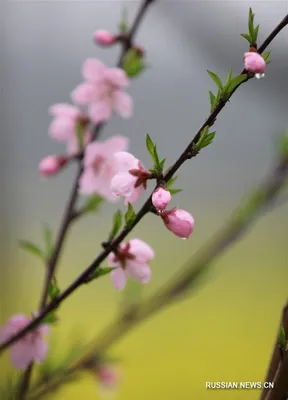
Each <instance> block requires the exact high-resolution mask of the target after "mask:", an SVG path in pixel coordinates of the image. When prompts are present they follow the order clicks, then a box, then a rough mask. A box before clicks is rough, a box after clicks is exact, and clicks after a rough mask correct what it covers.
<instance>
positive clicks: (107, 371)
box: [97, 365, 120, 389]
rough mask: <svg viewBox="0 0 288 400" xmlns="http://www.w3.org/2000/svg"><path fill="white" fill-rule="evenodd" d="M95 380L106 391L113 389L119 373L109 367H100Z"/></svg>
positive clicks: (117, 381)
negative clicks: (106, 389)
mask: <svg viewBox="0 0 288 400" xmlns="http://www.w3.org/2000/svg"><path fill="white" fill-rule="evenodd" d="M97 378H98V380H99V382H100V383H101V385H102V386H103V387H105V388H108V389H112V388H113V389H114V388H115V387H116V386H117V384H118V383H119V378H120V376H119V371H118V370H116V369H115V368H113V367H111V366H108V365H107V366H102V367H100V368H99V370H98V371H97Z"/></svg>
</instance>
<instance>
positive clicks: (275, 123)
mask: <svg viewBox="0 0 288 400" xmlns="http://www.w3.org/2000/svg"><path fill="white" fill-rule="evenodd" d="M123 4H125V5H126V6H127V7H128V15H129V19H130V21H132V19H133V16H134V14H135V12H136V10H137V8H138V6H139V4H140V2H139V1H131V2H125V1H109V0H107V1H96V0H95V1H41V0H39V1H37V0H36V1H25V0H19V1H6V2H5V3H2V6H1V8H2V10H3V12H1V14H0V20H1V21H0V22H1V25H0V30H1V50H0V51H1V58H0V85H1V96H0V102H1V104H0V119H1V139H0V140H1V145H0V152H1V156H0V163H1V174H0V179H1V208H0V216H1V224H0V234H1V241H0V246H1V247H0V249H1V263H0V306H1V313H0V317H1V324H2V323H4V322H5V321H6V320H7V318H8V317H9V316H10V315H11V314H14V313H22V312H25V313H30V312H31V311H32V310H35V309H36V307H37V305H38V302H39V296H40V291H41V289H42V280H43V272H44V271H43V268H42V266H41V265H39V264H38V262H37V260H36V259H34V258H32V257H31V256H29V254H26V253H24V252H23V251H22V250H20V249H18V248H17V241H18V240H19V239H23V238H25V239H29V240H32V241H35V242H37V243H41V240H42V236H41V235H42V233H41V232H42V226H43V224H44V223H45V222H47V223H49V225H50V226H51V227H52V229H53V230H54V231H55V232H56V230H57V226H58V224H59V219H60V217H61V214H62V212H63V208H64V205H65V202H66V199H67V193H68V191H69V188H70V187H71V182H72V179H73V176H74V174H75V169H74V168H73V167H71V168H69V169H67V170H66V171H64V172H63V173H62V174H61V175H60V176H59V177H57V178H55V179H51V180H43V179H41V178H40V177H39V175H38V170H37V166H38V163H39V161H40V160H41V159H42V158H43V157H44V156H46V155H47V154H54V153H60V152H61V151H63V150H64V148H62V147H61V145H58V144H56V143H53V142H52V140H50V138H49V137H48V134H47V130H48V126H49V123H50V120H51V119H50V117H49V115H48V107H49V106H50V105H51V104H54V103H58V102H69V101H70V97H69V94H70V92H71V91H72V90H73V89H74V88H75V86H76V85H77V84H78V83H79V82H80V81H81V80H82V78H81V73H80V70H81V66H82V63H83V61H84V59H85V58H87V57H97V58H99V59H101V60H102V61H103V62H104V63H105V64H107V65H108V66H113V65H115V62H116V60H117V58H118V52H119V48H113V49H109V50H103V49H99V48H97V47H96V46H95V45H94V44H93V42H92V33H93V32H94V31H95V30H96V29H107V30H110V31H114V32H115V31H116V29H117V28H116V27H117V26H118V23H119V20H120V11H121V6H122V5H123ZM249 6H251V7H252V8H253V11H254V12H255V14H256V17H255V18H256V23H260V42H261V41H262V40H263V39H264V38H265V37H266V36H267V35H268V34H269V33H270V31H271V30H272V29H273V28H274V27H275V26H276V25H277V24H278V22H280V20H281V19H282V18H283V17H284V15H285V14H287V10H288V4H287V1H281V2H280V1H279V2H278V1H275V0H273V1H254V2H246V1H232V0H231V1H228V0H227V1H204V0H202V1H192V0H190V1H188V0H187V1H181V0H174V1H172V0H171V1H167V0H166V1H165V0H163V1H160V0H159V1H157V2H156V4H155V5H154V6H153V7H151V9H150V10H149V12H148V14H147V16H146V18H145V20H144V23H143V24H142V26H141V29H140V31H139V34H138V36H137V43H139V44H140V45H141V46H143V47H144V49H145V50H146V51H147V63H148V64H149V67H150V68H149V69H147V71H146V72H145V73H144V74H143V75H141V76H140V77H139V78H138V79H136V80H134V81H133V83H132V85H131V87H130V88H129V93H130V94H131V95H132V96H133V98H134V101H135V113H134V116H133V118H132V119H131V120H128V121H125V120H122V119H121V118H119V117H114V118H113V119H112V121H111V122H109V124H108V126H107V127H105V130H104V131H103V135H102V137H103V138H107V137H109V136H110V135H115V134H121V135H125V136H128V137H129V138H130V143H131V146H130V150H131V151H132V152H133V154H135V155H136V156H137V157H138V158H140V159H141V160H142V161H143V163H144V165H146V166H147V167H149V166H150V158H149V155H148V154H147V151H146V149H145V145H144V143H145V134H146V133H147V132H149V133H150V135H151V137H152V138H153V139H154V141H155V142H156V143H157V145H158V148H159V152H160V154H161V155H162V156H166V157H167V160H168V163H172V162H173V161H174V160H175V159H176V158H177V157H178V155H179V154H180V152H181V151H182V150H183V148H184V146H186V144H187V143H188V142H189V141H190V140H191V138H192V137H193V136H194V134H195V132H196V131H197V130H198V128H199V126H200V125H201V124H202V122H203V121H204V119H205V118H206V116H207V115H208V112H209V96H208V90H211V89H212V90H214V83H213V82H212V80H211V79H210V78H209V76H208V74H207V69H209V70H212V71H214V72H216V73H217V74H218V75H219V76H220V77H221V78H222V79H224V78H225V77H226V75H227V73H228V71H229V69H230V68H231V67H233V69H234V72H235V73H238V72H240V71H241V69H242V58H243V53H244V52H245V51H247V42H246V41H245V40H244V39H243V38H241V37H240V33H242V32H246V31H247V15H248V8H249ZM287 45H288V32H287V28H286V29H284V30H283V31H282V32H281V34H280V35H279V37H277V39H276V40H275V41H274V42H273V44H272V45H271V49H272V55H271V59H272V60H273V61H272V63H271V64H270V65H269V66H268V68H267V74H266V77H265V79H263V80H260V81H258V80H253V81H250V82H249V83H248V84H245V85H243V86H242V87H241V88H240V90H239V91H237V93H236V95H235V96H233V99H232V101H231V102H230V103H229V104H228V106H227V107H226V108H225V110H224V111H223V113H221V115H220V116H219V118H218V120H217V122H216V131H217V134H216V140H215V142H214V143H213V145H211V146H210V147H209V148H207V149H205V150H204V151H203V152H202V153H201V155H200V156H199V157H197V158H196V159H195V160H193V161H192V162H187V163H186V164H185V166H184V167H183V168H182V171H181V176H180V178H179V182H178V184H177V187H180V188H182V189H184V191H183V192H182V193H181V194H178V195H176V196H175V198H174V205H176V206H181V208H184V209H187V210H189V211H190V212H191V213H192V214H193V216H194V218H195V221H196V227H195V232H194V233H193V235H192V236H191V238H190V240H189V241H182V240H178V239H177V238H176V237H174V236H173V235H172V234H171V233H170V232H168V231H167V230H165V229H164V227H163V225H162V223H161V221H160V220H158V219H157V220H156V219H155V216H153V215H151V216H148V217H147V218H145V220H144V221H143V222H141V224H139V226H138V227H137V228H136V229H135V231H134V233H133V235H132V236H131V237H139V238H141V239H142V240H145V241H147V242H148V243H149V244H150V245H151V246H152V247H153V248H154V249H155V252H156V258H155V260H154V261H153V264H152V268H153V279H152V282H151V284H149V285H148V286H147V287H145V291H144V295H145V296H146V295H149V293H152V292H154V291H155V290H156V289H157V288H158V287H159V286H160V285H161V284H162V283H164V282H165V281H166V280H167V279H168V278H169V277H171V276H172V275H173V272H174V271H176V270H177V269H178V268H179V267H180V266H181V265H182V264H183V263H184V262H185V261H186V260H187V259H188V258H189V257H191V256H192V255H193V254H194V253H195V252H196V250H197V249H199V248H200V247H201V245H203V244H204V243H205V242H206V240H207V239H209V238H210V237H211V236H212V235H213V234H214V233H215V232H216V231H217V230H218V229H219V228H220V227H221V226H222V225H223V224H225V222H226V220H227V219H228V218H229V216H230V214H231V212H232V211H233V209H234V208H235V206H236V205H237V204H238V203H239V201H240V200H241V198H242V196H243V195H244V194H245V193H246V192H247V191H249V190H250V189H251V188H253V187H254V185H255V184H257V183H258V182H259V181H261V179H263V177H265V174H266V172H267V171H269V169H270V168H271V166H272V165H273V160H274V156H275V153H274V143H275V135H277V134H278V133H281V132H282V131H283V130H284V129H286V128H287V126H288V118H287V91H288V80H287V69H288V57H287V54H288V53H287ZM143 200H144V199H143ZM138 203H139V204H138ZM138 203H137V205H136V208H138V207H140V205H141V200H140V201H139V202H138ZM115 207H116V206H113V205H109V204H107V205H104V206H103V207H102V209H101V213H100V214H98V215H97V216H95V217H89V218H85V219H83V220H81V221H80V222H79V223H78V224H77V226H75V227H74V228H73V230H72V231H71V234H70V236H69V239H68V241H67V243H66V247H65V252H64V254H63V257H62V259H61V268H60V269H59V283H60V286H61V287H62V288H64V287H66V285H67V284H68V283H69V282H70V281H71V280H72V279H73V278H74V277H75V276H77V275H78V274H79V273H80V271H82V270H83V268H85V267H86V266H87V265H88V264H89V263H90V262H91V260H92V259H93V258H94V257H95V255H96V254H97V253H98V251H99V250H100V243H101V240H103V239H105V238H106V236H105V235H108V233H109V230H110V227H111V219H112V217H111V216H112V214H113V213H114V211H115ZM287 210H288V209H287V206H282V207H280V208H278V209H277V210H276V211H275V212H273V213H270V214H267V215H265V216H264V217H263V218H261V219H260V220H258V221H257V223H256V224H255V225H253V227H252V229H251V230H249V232H248V234H246V236H245V237H244V238H243V239H242V240H241V241H240V242H238V243H237V245H235V246H234V247H233V248H231V249H230V250H229V251H228V252H227V253H225V255H224V256H223V257H221V258H220V259H218V260H217V262H216V263H215V268H214V271H215V272H214V273H213V275H212V277H211V279H210V281H209V282H208V283H209V284H208V285H205V286H203V289H202V288H200V289H199V290H198V291H197V293H196V294H195V295H194V296H191V297H189V298H188V299H186V300H185V301H184V302H181V303H179V304H176V305H174V306H172V307H169V308H167V309H165V311H162V312H161V314H157V315H155V316H153V318H151V319H150V320H148V321H146V322H145V323H144V324H142V325H141V326H139V327H138V328H137V329H135V330H134V331H133V332H131V333H130V334H129V335H127V336H126V337H125V338H124V339H122V340H121V341H119V342H118V343H116V344H115V346H113V348H112V349H111V354H112V355H115V356H117V357H120V359H121V360H122V361H121V368H122V369H123V373H124V378H125V379H124V382H123V384H122V386H121V388H120V391H119V397H118V398H119V400H124V399H125V400H132V399H133V400H134V399H137V400H144V399H147V398H152V399H154V398H155V399H156V398H161V399H162V398H165V399H167V400H169V399H171V400H172V399H175V398H181V399H182V400H188V399H189V400H190V399H191V398H194V396H195V398H198V399H201V400H206V399H210V398H211V399H212V398H213V399H216V400H217V399H228V398H229V399H230V400H234V399H235V400H238V399H245V400H250V399H251V400H252V399H253V400H254V399H257V398H258V396H259V392H257V391H253V390H250V391H246V390H242V391H236V390H234V391H230V390H224V391H223V390H217V391H213V390H210V391H207V390H206V389H205V382H206V381H262V380H263V379H264V375H265V371H266V367H267V363H268V361H269V358H270V353H271V349H272V345H273V343H274V339H275V334H276V330H277V326H278V320H279V316H280V312H281V308H282V306H283V303H284V301H285V299H286V295H287V277H288V274H287V244H286V241H287ZM103 235H104V236H105V237H103ZM103 265H105V264H103ZM122 296H123V294H122V293H119V292H116V291H115V289H114V288H113V287H112V284H111V282H110V279H109V278H108V277H105V278H103V279H101V280H99V281H97V282H95V283H93V284H91V285H89V286H87V287H85V288H82V289H81V290H79V291H78V292H77V293H75V294H74V295H73V296H71V297H70V299H69V300H68V301H67V302H65V304H64V305H63V306H62V307H61V322H60V323H59V326H57V328H55V329H53V333H52V340H53V341H56V342H58V346H57V349H56V348H54V350H53V348H52V350H51V351H52V352H53V351H54V352H56V359H57V357H59V358H61V355H62V352H64V351H65V349H67V348H69V344H70V341H72V340H74V339H75V337H76V336H77V335H78V336H79V337H80V338H83V340H88V339H89V338H92V337H94V336H95V335H96V334H97V333H98V332H100V331H101V330H102V329H103V328H104V326H105V325H106V324H107V323H108V322H109V321H110V320H112V319H113V317H114V316H115V314H116V313H117V310H118V308H119V304H120V302H121V298H122ZM78 336H77V337H78ZM9 372H10V366H9V365H8V362H7V360H6V359H5V360H3V359H2V360H1V373H0V376H1V379H3V380H5V379H6V377H7V374H8V373H9ZM79 396H83V398H85V399H86V398H87V399H94V398H97V392H96V384H95V380H94V378H93V377H92V376H85V377H83V379H81V380H80V381H77V382H75V383H73V384H69V385H68V386H66V387H64V388H63V390H61V391H59V392H57V394H54V393H53V394H52V395H51V398H53V399H56V400H58V399H59V400H60V399H71V400H74V399H75V400H76V399H78V398H79Z"/></svg>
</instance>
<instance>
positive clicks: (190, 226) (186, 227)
mask: <svg viewBox="0 0 288 400" xmlns="http://www.w3.org/2000/svg"><path fill="white" fill-rule="evenodd" d="M161 216H162V219H163V221H164V224H165V225H166V228H167V229H169V231H171V232H173V233H174V234H175V235H176V236H178V237H180V238H181V239H187V238H188V237H189V236H190V235H191V233H192V232H193V230H194V218H193V217H192V215H191V214H189V213H188V212H187V211H185V210H178V209H177V208H173V209H172V210H170V211H164V212H163V213H162V215H161Z"/></svg>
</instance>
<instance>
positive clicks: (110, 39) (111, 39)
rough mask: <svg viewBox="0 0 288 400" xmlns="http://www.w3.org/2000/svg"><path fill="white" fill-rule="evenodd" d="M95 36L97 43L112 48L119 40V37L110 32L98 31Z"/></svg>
mask: <svg viewBox="0 0 288 400" xmlns="http://www.w3.org/2000/svg"><path fill="white" fill-rule="evenodd" d="M93 36H94V40H95V42H96V43H98V44H100V45H101V46H110V45H111V44H113V43H115V42H116V40H117V37H116V36H115V35H113V34H112V33H111V32H108V31H96V32H95V33H94V35H93Z"/></svg>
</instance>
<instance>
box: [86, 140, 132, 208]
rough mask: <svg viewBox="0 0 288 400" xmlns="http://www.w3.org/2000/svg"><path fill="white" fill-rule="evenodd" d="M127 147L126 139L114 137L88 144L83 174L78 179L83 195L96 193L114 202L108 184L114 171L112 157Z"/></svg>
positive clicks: (114, 197)
mask: <svg viewBox="0 0 288 400" xmlns="http://www.w3.org/2000/svg"><path fill="white" fill-rule="evenodd" d="M127 147H128V139H127V138H125V137H123V136H114V137H111V138H109V139H107V140H105V141H104V142H93V143H90V144H88V146H87V148H86V150H85V155H84V172H83V174H82V176H81V178H80V182H79V183H80V191H81V192H82V193H83V194H92V193H98V194H99V195H100V196H102V197H104V198H105V199H107V200H110V201H115V200H117V197H116V196H115V195H114V194H113V193H112V191H111V188H110V182H111V179H112V177H113V176H114V175H115V173H116V170H115V168H114V164H113V162H112V156H113V154H114V153H117V152H119V151H122V150H126V149H127Z"/></svg>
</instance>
